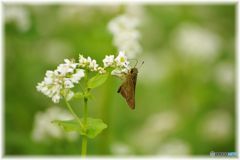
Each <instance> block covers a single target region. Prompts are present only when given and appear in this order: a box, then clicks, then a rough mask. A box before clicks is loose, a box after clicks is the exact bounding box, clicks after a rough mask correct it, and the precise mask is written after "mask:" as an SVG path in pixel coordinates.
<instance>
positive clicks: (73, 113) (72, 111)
mask: <svg viewBox="0 0 240 160" xmlns="http://www.w3.org/2000/svg"><path fill="white" fill-rule="evenodd" d="M64 101H65V103H66V105H67V108H68V109H69V111H70V112H71V113H72V115H73V116H74V117H75V118H76V119H77V121H78V123H79V124H80V126H81V128H83V129H84V128H85V127H84V125H83V124H82V122H81V120H80V118H79V117H78V116H77V115H76V113H75V112H74V110H73V109H72V107H71V105H70V104H69V103H68V102H67V100H66V98H64Z"/></svg>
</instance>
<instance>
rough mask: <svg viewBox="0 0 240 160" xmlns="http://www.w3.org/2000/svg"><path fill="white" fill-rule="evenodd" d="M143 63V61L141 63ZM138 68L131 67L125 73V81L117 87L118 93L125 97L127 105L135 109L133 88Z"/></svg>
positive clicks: (134, 87)
mask: <svg viewBox="0 0 240 160" xmlns="http://www.w3.org/2000/svg"><path fill="white" fill-rule="evenodd" d="M142 64H143V63H142ZM137 75H138V69H137V68H135V67H133V68H132V69H131V70H130V71H129V72H128V73H127V74H126V75H125V81H124V82H123V83H122V85H121V86H120V87H119V89H118V91H117V92H118V93H121V95H122V96H123V97H124V98H125V100H126V102H127V103H128V106H129V107H130V108H131V109H135V89H136V83H137Z"/></svg>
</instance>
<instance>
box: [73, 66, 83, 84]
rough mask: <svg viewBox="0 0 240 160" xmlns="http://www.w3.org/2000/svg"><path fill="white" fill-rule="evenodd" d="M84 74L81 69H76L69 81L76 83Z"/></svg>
mask: <svg viewBox="0 0 240 160" xmlns="http://www.w3.org/2000/svg"><path fill="white" fill-rule="evenodd" d="M84 76H85V74H84V70H83V69H77V70H76V73H74V74H73V75H72V77H71V81H72V82H73V83H78V82H79V81H80V80H81V79H82V78H83V77H84Z"/></svg>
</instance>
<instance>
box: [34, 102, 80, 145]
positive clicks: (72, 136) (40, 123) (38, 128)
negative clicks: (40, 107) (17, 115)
mask: <svg viewBox="0 0 240 160" xmlns="http://www.w3.org/2000/svg"><path fill="white" fill-rule="evenodd" d="M71 119H73V116H72V115H71V114H70V113H68V112H67V111H66V110H64V109H61V108H60V107H58V106H53V107H50V108H48V109H47V110H46V111H44V112H38V113H37V114H36V115H35V120H34V124H33V131H32V138H33V140H34V141H36V142H43V141H45V140H46V141H47V140H48V139H49V138H57V139H63V138H67V139H69V140H76V139H77V137H78V134H77V133H76V132H70V133H65V132H64V131H63V130H62V129H61V128H60V127H58V126H57V125H54V124H52V123H51V121H53V120H71Z"/></svg>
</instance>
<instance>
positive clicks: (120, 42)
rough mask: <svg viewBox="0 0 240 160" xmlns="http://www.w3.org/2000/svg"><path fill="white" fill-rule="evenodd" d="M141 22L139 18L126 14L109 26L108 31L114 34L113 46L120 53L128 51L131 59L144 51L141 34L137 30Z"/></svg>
mask: <svg viewBox="0 0 240 160" xmlns="http://www.w3.org/2000/svg"><path fill="white" fill-rule="evenodd" d="M139 22H140V21H139V18H138V17H137V16H134V15H132V14H127V13H126V14H123V15H120V16H118V17H116V18H114V19H113V20H111V21H110V22H109V24H108V29H109V31H110V32H111V33H112V34H113V44H114V45H115V46H116V47H117V48H118V50H119V51H126V52H127V53H128V57H129V58H134V57H135V56H136V55H137V54H138V53H140V52H141V50H142V48H141V46H140V44H139V38H140V33H139V31H138V30H137V27H138V26H139V24H140V23H139Z"/></svg>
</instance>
